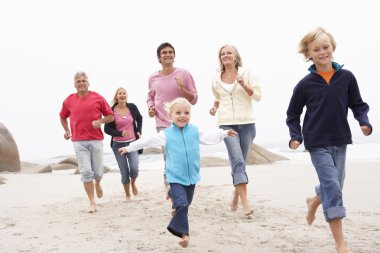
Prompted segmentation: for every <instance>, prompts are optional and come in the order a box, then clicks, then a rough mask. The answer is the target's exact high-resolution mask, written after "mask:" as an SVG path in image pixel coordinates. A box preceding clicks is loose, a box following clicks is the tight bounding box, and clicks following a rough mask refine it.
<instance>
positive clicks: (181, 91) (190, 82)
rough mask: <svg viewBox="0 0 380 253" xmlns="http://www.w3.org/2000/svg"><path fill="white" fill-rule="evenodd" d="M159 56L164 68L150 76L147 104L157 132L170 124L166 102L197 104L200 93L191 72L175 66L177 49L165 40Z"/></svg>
mask: <svg viewBox="0 0 380 253" xmlns="http://www.w3.org/2000/svg"><path fill="white" fill-rule="evenodd" d="M157 58H158V62H159V63H160V64H161V66H162V69H161V70H159V71H157V72H154V73H153V74H152V75H151V76H150V77H149V92H148V99H147V104H148V108H149V111H148V113H149V116H150V117H155V119H156V128H157V132H160V131H162V130H163V129H165V128H167V127H169V126H170V119H169V118H168V115H167V114H166V111H165V109H164V104H165V103H166V102H171V101H172V100H173V99H175V98H178V97H184V98H186V99H187V100H188V101H189V102H190V103H191V104H193V105H195V104H196V103H197V100H198V94H197V89H196V87H195V82H194V79H193V77H192V76H191V74H190V72H189V71H187V70H185V69H182V68H175V67H174V66H173V64H174V58H175V50H174V47H173V46H172V45H171V44H170V43H168V42H164V43H162V44H161V45H159V46H158V48H157ZM162 152H163V153H164V160H166V155H165V148H164V147H163V148H162ZM164 178H165V186H166V188H167V189H168V188H169V185H168V183H167V182H166V177H165V173H164Z"/></svg>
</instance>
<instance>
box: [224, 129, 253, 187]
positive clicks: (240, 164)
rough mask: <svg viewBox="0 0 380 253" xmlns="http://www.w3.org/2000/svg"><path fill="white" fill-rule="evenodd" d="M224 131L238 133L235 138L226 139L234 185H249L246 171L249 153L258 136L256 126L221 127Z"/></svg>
mask: <svg viewBox="0 0 380 253" xmlns="http://www.w3.org/2000/svg"><path fill="white" fill-rule="evenodd" d="M219 127H220V128H221V129H224V130H230V129H232V130H234V131H235V132H237V133H238V135H236V136H235V137H228V138H224V143H225V144H226V147H227V150H228V157H229V158H230V163H231V175H232V181H233V184H234V185H235V186H236V185H238V184H247V183H248V176H247V173H246V170H245V167H246V162H247V156H248V151H249V149H250V148H251V145H252V142H253V139H255V136H256V126H255V124H254V123H253V124H243V125H221V126H219Z"/></svg>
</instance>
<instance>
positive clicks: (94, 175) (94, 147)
mask: <svg viewBox="0 0 380 253" xmlns="http://www.w3.org/2000/svg"><path fill="white" fill-rule="evenodd" d="M73 147H74V151H75V155H76V157H77V161H78V167H79V171H80V174H81V176H82V178H81V180H82V182H84V183H88V182H93V181H94V179H95V180H96V181H100V180H101V179H102V177H103V141H101V140H90V141H73Z"/></svg>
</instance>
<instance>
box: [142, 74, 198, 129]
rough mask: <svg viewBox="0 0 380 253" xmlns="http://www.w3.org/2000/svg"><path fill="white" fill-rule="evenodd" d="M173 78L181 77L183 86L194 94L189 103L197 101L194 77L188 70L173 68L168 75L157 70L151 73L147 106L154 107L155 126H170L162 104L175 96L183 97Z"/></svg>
mask: <svg viewBox="0 0 380 253" xmlns="http://www.w3.org/2000/svg"><path fill="white" fill-rule="evenodd" d="M175 78H179V79H182V80H183V82H184V84H185V88H186V89H187V90H188V91H189V92H191V93H193V94H194V98H193V100H192V101H190V103H191V104H193V105H195V104H196V103H197V100H198V94H197V89H196V87H195V82H194V79H193V77H192V76H191V74H190V72H189V71H187V70H185V69H181V68H175V69H174V72H173V73H171V74H170V75H168V76H164V75H161V74H160V72H159V71H157V72H155V73H153V74H152V75H151V76H150V77H149V92H148V99H147V104H148V108H150V107H151V106H154V107H155V108H156V117H155V118H156V127H168V126H170V119H169V118H168V116H167V113H166V111H165V110H164V104H165V103H166V102H170V101H172V100H173V99H175V98H178V97H183V95H182V91H181V90H180V89H179V87H178V85H177V82H176V80H175Z"/></svg>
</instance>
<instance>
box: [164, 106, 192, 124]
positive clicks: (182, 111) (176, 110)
mask: <svg viewBox="0 0 380 253" xmlns="http://www.w3.org/2000/svg"><path fill="white" fill-rule="evenodd" d="M169 116H170V118H171V119H172V121H173V123H174V124H175V125H176V126H177V127H179V128H184V127H185V126H186V125H187V124H188V123H189V121H190V116H191V107H190V106H189V105H188V104H184V103H179V104H174V105H173V106H172V107H171V109H170V114H169Z"/></svg>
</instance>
